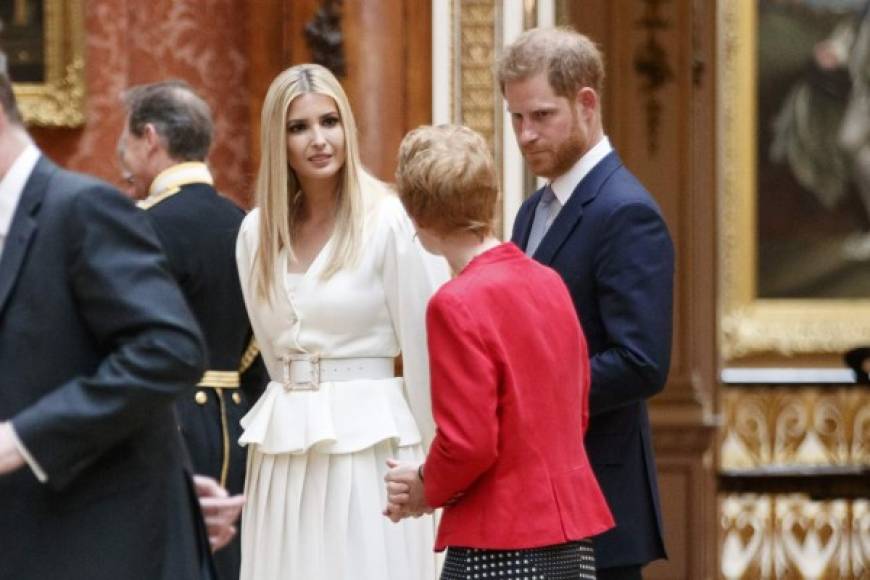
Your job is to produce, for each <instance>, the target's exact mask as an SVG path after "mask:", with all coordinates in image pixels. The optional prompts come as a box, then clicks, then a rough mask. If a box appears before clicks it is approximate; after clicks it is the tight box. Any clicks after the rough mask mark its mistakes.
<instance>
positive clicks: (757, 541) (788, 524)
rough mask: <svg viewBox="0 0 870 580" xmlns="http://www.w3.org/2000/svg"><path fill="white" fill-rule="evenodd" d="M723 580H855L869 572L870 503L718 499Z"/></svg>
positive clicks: (741, 497) (761, 497)
mask: <svg viewBox="0 0 870 580" xmlns="http://www.w3.org/2000/svg"><path fill="white" fill-rule="evenodd" d="M719 522H720V523H719V526H720V527H719V534H720V545H719V553H720V562H721V568H720V574H721V578H724V579H725V580H743V579H749V578H816V579H818V580H835V579H836V580H858V579H859V578H867V574H868V573H870V542H868V532H870V501H867V500H866V499H861V500H854V501H849V500H831V501H813V500H811V499H810V498H808V497H806V496H804V495H800V494H796V495H755V494H742V495H741V494H735V495H725V496H722V497H720V507H719Z"/></svg>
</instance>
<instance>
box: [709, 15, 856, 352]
mask: <svg viewBox="0 0 870 580" xmlns="http://www.w3.org/2000/svg"><path fill="white" fill-rule="evenodd" d="M759 5H760V0H729V1H727V2H719V3H718V39H717V40H718V61H719V65H718V67H717V69H718V83H717V85H718V87H717V102H718V104H717V131H718V134H719V139H718V142H719V144H718V151H717V157H718V161H717V180H718V214H719V221H718V227H719V234H718V240H719V343H720V351H721V356H722V361H723V364H725V365H729V364H735V363H737V364H740V362H741V361H747V362H750V363H752V364H757V363H759V361H760V362H763V363H771V362H774V363H775V364H794V365H795V366H800V365H801V364H812V363H818V362H819V361H824V362H825V363H828V364H837V363H838V362H839V360H840V354H841V353H843V352H844V351H845V350H847V349H849V348H852V347H854V346H858V345H867V344H870V296H868V298H863V297H860V296H854V297H850V298H829V297H821V298H819V297H810V296H796V297H788V298H783V297H770V296H762V295H760V293H759V256H760V248H759V225H758V208H759V191H758V183H759V182H758V177H759V176H758V168H759V159H758V157H759V155H760V154H765V153H764V151H762V152H761V153H760V152H759V150H760V148H759V144H758V136H759V127H760V125H759V122H760V121H759V115H758V101H759V99H758V98H757V95H758V83H759V70H758V67H759V58H758V21H757V18H758V14H759ZM763 193H764V194H765V195H767V194H768V193H769V192H767V191H765V192H763ZM793 227H795V228H801V227H802V224H794V225H793ZM867 268H868V269H870V265H867ZM810 361H812V363H811V362H810Z"/></svg>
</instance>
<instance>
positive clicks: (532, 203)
mask: <svg viewBox="0 0 870 580" xmlns="http://www.w3.org/2000/svg"><path fill="white" fill-rule="evenodd" d="M543 193H544V188H541V189H539V190H538V191H536V192H535V193H533V194H532V196H531V197H530V198H529V203H528V204H527V205H526V206H525V207H527V208H528V209H527V210H526V211H520V212H519V213H518V214H517V218H516V221H515V222H514V235H513V236H512V237H511V241H512V242H513V243H515V244H516V245H517V246H519V247H520V249H522V250H523V251H524V252H525V251H526V246H527V245H528V243H529V234H531V233H532V221H534V218H535V208H536V207H538V202H539V201H541V195H542V194H543Z"/></svg>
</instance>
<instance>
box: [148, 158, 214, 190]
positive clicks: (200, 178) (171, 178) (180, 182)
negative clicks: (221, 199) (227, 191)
mask: <svg viewBox="0 0 870 580" xmlns="http://www.w3.org/2000/svg"><path fill="white" fill-rule="evenodd" d="M191 183H207V184H208V185H214V178H213V177H212V175H211V172H210V171H209V170H208V166H207V165H206V164H205V163H203V162H201V161H186V162H184V163H179V164H178V165H173V166H172V167H170V168H168V169H164V170H163V171H161V172H160V173H159V174H158V175H157V177H155V178H154V181H152V182H151V188H150V189H149V190H148V198H152V197H156V196H158V195H163V194H165V193H166V192H167V191H169V190H172V189H176V188H179V187H182V186H184V185H189V184H191Z"/></svg>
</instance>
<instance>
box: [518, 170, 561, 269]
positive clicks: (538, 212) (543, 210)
mask: <svg viewBox="0 0 870 580" xmlns="http://www.w3.org/2000/svg"><path fill="white" fill-rule="evenodd" d="M560 209H562V208H561V205H560V204H559V202H558V201H556V196H555V194H554V193H553V189H552V188H551V187H550V185H549V184H548V185H546V186H545V187H544V191H543V193H542V194H541V200H540V201H539V202H538V207H536V208H535V218H534V219H533V220H532V231H531V232H529V242H528V243H527V244H526V255H527V256H534V255H535V251H536V250H537V249H538V246H540V245H541V240H543V239H544V235H545V234H546V233H547V230H548V229H550V224H552V223H553V220H554V219H555V217H556V214H558V213H559V210H560Z"/></svg>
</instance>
